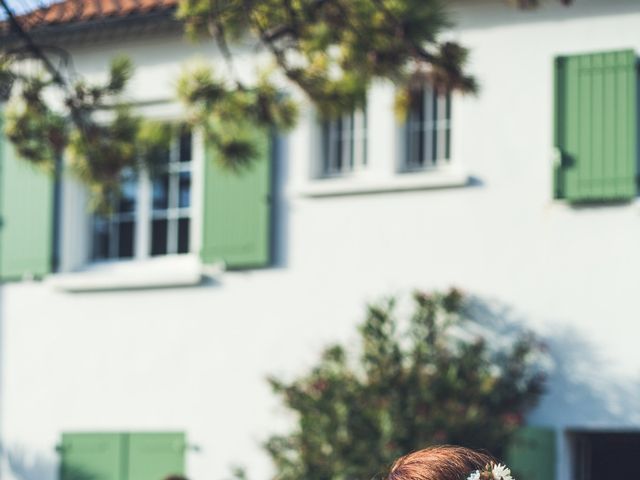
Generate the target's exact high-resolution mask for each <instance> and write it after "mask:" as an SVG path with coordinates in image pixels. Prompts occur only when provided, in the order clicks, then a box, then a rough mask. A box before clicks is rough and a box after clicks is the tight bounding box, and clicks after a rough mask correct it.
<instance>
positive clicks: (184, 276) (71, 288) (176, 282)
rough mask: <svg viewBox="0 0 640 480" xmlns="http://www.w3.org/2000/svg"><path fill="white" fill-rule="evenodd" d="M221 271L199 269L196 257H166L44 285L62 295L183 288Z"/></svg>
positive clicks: (58, 277)
mask: <svg viewBox="0 0 640 480" xmlns="http://www.w3.org/2000/svg"><path fill="white" fill-rule="evenodd" d="M222 271H223V268H222V267H221V266H204V265H202V263H201V262H200V258H199V257H198V256H197V255H170V256H166V257H156V258H149V259H145V260H122V261H114V262H103V263H95V264H91V265H88V266H87V267H85V268H84V269H82V270H79V271H76V272H70V273H58V274H54V275H51V276H49V277H47V279H46V282H47V283H48V284H49V285H50V286H51V288H53V289H55V290H60V291H65V292H95V291H107V290H129V289H147V288H167V287H185V286H190V285H197V284H199V283H200V282H201V281H202V279H203V277H205V276H209V277H211V276H216V275H217V274H219V273H221V272H222Z"/></svg>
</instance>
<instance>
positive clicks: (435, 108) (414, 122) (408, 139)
mask: <svg viewBox="0 0 640 480" xmlns="http://www.w3.org/2000/svg"><path fill="white" fill-rule="evenodd" d="M404 146H405V155H404V156H405V161H404V169H405V170H407V171H412V170H423V169H429V168H434V167H440V166H443V165H447V164H448V163H449V161H450V159H451V92H449V91H444V90H436V89H434V88H433V87H432V86H431V85H427V84H425V85H424V86H423V88H422V89H420V91H419V92H417V93H416V94H415V95H414V96H413V101H412V103H411V105H410V106H409V112H408V114H407V121H406V124H405V141H404Z"/></svg>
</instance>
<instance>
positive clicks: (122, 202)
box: [117, 178, 138, 213]
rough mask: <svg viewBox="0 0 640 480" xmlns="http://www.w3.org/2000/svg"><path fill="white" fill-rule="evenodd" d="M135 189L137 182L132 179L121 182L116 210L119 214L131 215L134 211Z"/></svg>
mask: <svg viewBox="0 0 640 480" xmlns="http://www.w3.org/2000/svg"><path fill="white" fill-rule="evenodd" d="M137 189H138V182H136V181H135V179H134V178H129V179H127V180H124V181H123V182H122V184H121V186H120V198H119V200H118V209H117V210H118V212H119V213H133V212H134V211H135V209H136V192H137Z"/></svg>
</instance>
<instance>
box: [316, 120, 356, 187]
mask: <svg viewBox="0 0 640 480" xmlns="http://www.w3.org/2000/svg"><path fill="white" fill-rule="evenodd" d="M320 130H321V132H320V133H321V138H320V141H321V168H320V176H321V177H336V176H342V175H346V174H349V173H351V172H353V171H355V170H358V169H361V168H363V167H365V166H366V164H367V115H366V109H363V110H355V111H353V112H351V113H349V114H345V115H342V116H340V117H338V118H336V119H332V120H325V121H323V122H322V123H321V126H320Z"/></svg>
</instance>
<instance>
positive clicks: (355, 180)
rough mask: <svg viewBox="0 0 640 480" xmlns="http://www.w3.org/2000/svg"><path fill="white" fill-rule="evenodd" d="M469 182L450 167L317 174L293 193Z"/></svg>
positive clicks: (423, 187) (324, 193) (421, 187)
mask: <svg viewBox="0 0 640 480" xmlns="http://www.w3.org/2000/svg"><path fill="white" fill-rule="evenodd" d="M468 184H469V175H468V174H467V173H466V172H463V171H459V170H452V169H442V170H425V171H412V172H402V173H396V174H395V175H393V176H390V177H385V178H373V177H368V176H364V175H363V176H361V177H358V176H353V175H350V176H344V177H340V178H336V177H331V178H319V179H315V180H311V181H309V182H307V183H306V184H305V185H303V186H301V187H300V188H298V189H297V191H296V192H295V193H297V194H298V195H300V196H305V197H330V196H339V195H362V194H368V193H384V192H399V191H408V190H428V189H439V188H454V187H464V186H465V185H468Z"/></svg>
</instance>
